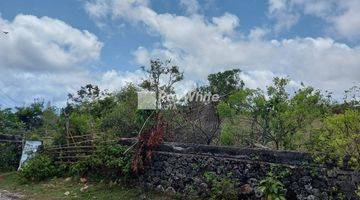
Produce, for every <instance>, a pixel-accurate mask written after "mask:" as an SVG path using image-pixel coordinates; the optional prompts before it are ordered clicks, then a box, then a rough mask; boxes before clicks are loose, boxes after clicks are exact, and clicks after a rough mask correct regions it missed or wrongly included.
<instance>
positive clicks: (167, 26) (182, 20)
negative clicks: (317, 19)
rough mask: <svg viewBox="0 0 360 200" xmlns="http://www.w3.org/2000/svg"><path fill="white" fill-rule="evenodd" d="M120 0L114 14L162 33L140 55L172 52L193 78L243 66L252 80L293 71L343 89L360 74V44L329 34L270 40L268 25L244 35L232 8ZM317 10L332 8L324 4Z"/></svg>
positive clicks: (300, 78) (297, 77) (297, 78)
mask: <svg viewBox="0 0 360 200" xmlns="http://www.w3.org/2000/svg"><path fill="white" fill-rule="evenodd" d="M114 1H115V0H114ZM297 1H298V2H301V1H304V2H310V1H305V0H297ZM99 2H101V1H94V2H93V4H95V5H96V4H97V3H99ZM119 2H121V3H120V4H119V5H120V6H118V7H116V6H113V7H112V8H113V9H112V11H111V15H112V17H113V18H117V19H122V20H125V21H130V22H134V23H141V24H144V25H145V26H146V27H147V28H148V30H151V31H152V32H153V33H155V34H158V35H159V36H161V38H162V39H161V40H162V46H161V47H160V48H155V49H151V50H147V49H145V48H143V47H140V48H139V49H138V50H136V51H135V53H134V55H135V57H136V60H137V61H139V63H141V64H144V62H145V60H146V58H152V57H168V58H172V59H173V60H174V62H176V63H178V64H179V65H180V66H182V69H183V70H184V71H185V77H187V78H188V79H190V80H195V81H196V80H205V79H206V76H207V74H209V73H214V72H217V71H220V70H224V69H229V68H234V67H239V68H241V69H243V70H244V71H246V72H247V75H246V76H245V75H244V76H243V77H244V79H246V80H247V81H246V82H247V83H248V84H249V85H250V86H254V87H255V86H261V85H263V84H267V83H269V81H271V78H272V76H284V75H289V76H290V78H292V79H293V80H294V82H292V85H297V84H298V83H300V82H305V83H306V84H310V85H314V86H315V87H319V88H321V89H324V90H330V91H334V92H336V93H337V95H341V93H342V91H343V90H344V89H346V88H349V87H350V86H352V85H354V84H357V83H358V82H359V80H360V69H359V65H358V63H360V48H359V47H354V48H351V47H349V46H347V45H346V44H342V43H338V42H335V41H334V40H333V39H331V38H328V37H319V38H293V39H283V40H265V39H263V38H262V36H264V35H265V34H266V31H264V30H261V29H258V30H256V29H254V31H252V32H251V33H250V34H249V35H248V36H246V37H245V38H244V37H242V35H244V34H243V33H242V32H239V31H238V30H237V28H238V26H239V21H240V20H239V19H238V18H237V16H235V15H233V14H230V13H225V14H224V15H222V16H220V17H216V18H215V17H214V18H212V20H211V21H207V20H205V19H204V17H203V16H201V15H191V16H179V15H175V14H169V13H162V14H160V13H156V12H155V11H154V10H152V9H151V8H150V7H149V6H148V5H147V4H146V5H145V4H133V3H131V2H127V3H124V2H123V1H119ZM272 2H273V4H272V9H273V10H274V12H275V10H279V9H283V8H284V7H287V6H289V5H288V3H287V2H285V1H272ZM284 2H285V3H286V4H285V5H284V4H283V3H284ZM294 2H295V1H294ZM114 5H116V4H114ZM313 10H318V11H322V12H323V13H324V14H325V13H326V12H327V8H326V6H325V7H324V6H322V5H320V4H318V8H316V9H313ZM313 10H311V9H310V8H308V9H307V12H314V11H313ZM120 11H121V12H120ZM88 12H90V11H89V10H88ZM239 36H240V37H239ZM257 83H258V84H257Z"/></svg>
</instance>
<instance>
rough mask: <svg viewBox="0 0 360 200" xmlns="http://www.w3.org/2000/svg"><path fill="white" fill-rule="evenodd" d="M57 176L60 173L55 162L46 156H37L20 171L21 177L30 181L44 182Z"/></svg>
mask: <svg viewBox="0 0 360 200" xmlns="http://www.w3.org/2000/svg"><path fill="white" fill-rule="evenodd" d="M57 174H58V171H57V168H56V167H55V165H54V163H53V160H52V159H51V158H50V157H49V156H47V155H44V154H37V155H36V156H34V157H33V158H31V159H30V160H29V161H28V162H26V163H25V164H24V165H23V166H22V168H21V170H20V175H21V176H22V177H23V178H25V179H27V180H30V181H42V180H45V179H49V178H52V177H54V176H56V175H57Z"/></svg>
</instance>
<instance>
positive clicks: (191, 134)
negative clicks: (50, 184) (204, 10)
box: [0, 60, 360, 199]
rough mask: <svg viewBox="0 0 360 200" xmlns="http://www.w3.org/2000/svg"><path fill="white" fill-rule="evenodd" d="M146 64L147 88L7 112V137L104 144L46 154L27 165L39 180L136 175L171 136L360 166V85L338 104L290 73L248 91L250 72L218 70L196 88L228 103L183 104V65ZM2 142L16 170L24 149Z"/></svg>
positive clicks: (90, 89)
mask: <svg viewBox="0 0 360 200" xmlns="http://www.w3.org/2000/svg"><path fill="white" fill-rule="evenodd" d="M143 70H144V72H145V73H147V77H146V79H145V80H143V81H142V83H141V84H140V85H139V86H137V85H134V84H131V83H130V84H129V85H127V86H125V87H123V88H121V89H120V88H119V89H120V90H119V91H114V92H108V91H106V90H101V89H100V88H99V87H98V86H96V85H92V84H87V85H85V86H83V87H81V88H80V89H79V91H77V92H76V93H74V94H69V95H68V101H67V104H66V105H65V106H64V107H63V108H56V107H54V106H52V105H51V104H50V103H48V104H45V103H44V102H43V101H39V100H35V101H34V103H32V104H31V105H29V106H24V107H18V108H14V109H10V108H5V109H4V108H0V134H6V135H22V136H24V137H25V139H38V140H43V141H44V144H45V148H53V147H58V146H64V145H65V146H71V145H74V146H77V145H79V144H81V145H89V146H96V147H97V149H96V152H95V153H93V154H91V155H90V156H84V157H85V158H83V159H79V160H76V161H73V162H69V163H65V164H64V165H59V164H58V163H55V160H53V158H52V157H51V156H47V155H43V154H40V155H38V156H36V157H34V158H33V159H31V160H30V161H29V162H28V163H27V164H26V165H25V166H24V168H23V170H22V171H21V173H20V174H21V176H22V177H24V178H26V179H28V180H31V181H42V180H44V179H47V178H51V177H55V176H67V175H71V176H77V177H90V176H92V177H94V178H99V179H101V180H109V181H110V180H111V181H119V180H118V177H121V181H123V180H129V179H131V177H132V174H133V173H135V172H138V171H140V170H143V169H144V167H145V166H146V165H147V164H149V163H150V161H151V159H152V150H153V149H154V148H155V147H156V146H157V145H159V144H160V143H161V142H163V141H171V142H172V141H176V142H190V143H202V144H214V145H226V146H237V147H257V148H271V149H278V150H296V151H304V152H311V153H313V154H314V155H315V157H316V158H318V160H319V161H322V162H328V161H329V160H330V161H334V162H336V164H340V165H343V166H346V167H349V168H353V169H360V167H359V166H360V136H359V132H360V107H359V99H357V97H358V96H359V95H358V93H359V91H360V90H359V88H358V87H353V88H351V89H349V90H348V91H346V92H345V97H344V101H342V102H337V101H335V100H334V99H333V98H332V97H331V95H330V94H324V93H322V92H321V91H320V90H316V89H315V88H313V87H311V86H305V85H304V84H302V85H301V86H300V87H298V88H296V89H295V92H289V91H292V90H294V88H290V83H291V80H290V79H289V78H281V77H275V78H274V79H273V83H272V84H271V85H269V86H267V87H266V90H261V89H253V88H248V87H246V85H245V84H244V82H243V81H242V80H241V78H240V77H241V76H240V73H241V71H240V70H239V69H233V70H228V71H222V72H218V73H214V74H210V75H209V76H208V84H206V85H202V86H198V88H195V89H194V90H193V91H192V92H200V93H202V94H206V93H210V94H218V95H219V101H207V102H200V101H177V100H179V99H176V98H172V97H174V94H175V87H176V84H177V83H178V82H180V81H181V80H182V79H183V78H184V77H183V73H182V72H180V70H179V68H178V66H176V65H172V64H171V62H170V61H160V60H154V61H151V63H150V66H149V67H148V68H145V67H144V68H143ZM140 90H148V91H151V92H154V93H155V95H156V105H157V107H156V109H155V110H138V109H137V92H138V91H140ZM174 107H176V108H177V109H161V108H174ZM122 137H134V138H135V137H137V139H138V142H136V144H135V145H133V146H131V147H130V148H125V147H123V146H121V145H119V144H117V143H116V141H117V140H118V139H119V138H122ZM78 138H87V139H86V140H81V139H78ZM0 145H1V146H0V147H1V149H0V150H1V154H0V170H2V171H8V170H14V169H16V167H17V166H16V165H17V163H16V162H15V161H16V160H17V158H16V157H15V156H16V155H15V154H14V153H13V149H14V148H15V146H14V145H12V144H9V143H0ZM78 155H80V153H78V152H75V156H78ZM81 156H82V155H81ZM205 178H206V180H207V181H208V183H209V184H210V185H211V186H212V191H211V192H212V196H213V198H216V199H218V198H220V199H221V198H232V197H236V193H233V190H232V189H233V187H234V183H232V182H231V181H229V180H228V179H226V177H225V178H221V179H220V178H217V177H215V176H213V174H211V173H207V174H205ZM260 185H261V188H262V190H263V192H264V193H265V194H266V195H267V197H268V199H282V198H283V193H284V187H283V185H282V184H281V182H279V181H278V180H277V179H276V178H274V177H273V176H271V174H270V175H269V177H268V178H266V179H265V180H263V181H262V182H261V183H260Z"/></svg>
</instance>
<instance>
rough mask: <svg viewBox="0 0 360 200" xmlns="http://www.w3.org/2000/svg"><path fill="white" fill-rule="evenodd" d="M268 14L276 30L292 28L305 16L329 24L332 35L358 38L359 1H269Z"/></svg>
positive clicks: (359, 25) (359, 23)
mask: <svg viewBox="0 0 360 200" xmlns="http://www.w3.org/2000/svg"><path fill="white" fill-rule="evenodd" d="M268 12H269V16H270V17H271V18H274V19H275V20H276V25H275V29H276V30H281V29H283V28H287V29H288V28H290V27H292V26H293V25H295V24H296V23H297V21H298V20H299V17H300V15H301V14H305V15H312V16H315V17H318V18H320V19H323V20H324V21H325V22H327V23H329V25H330V31H332V32H333V33H334V35H337V36H340V37H344V38H347V39H350V40H352V39H359V38H360V32H359V31H358V30H359V29H360V1H359V0H269V8H268Z"/></svg>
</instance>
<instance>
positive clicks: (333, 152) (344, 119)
mask: <svg viewBox="0 0 360 200" xmlns="http://www.w3.org/2000/svg"><path fill="white" fill-rule="evenodd" d="M359 130H360V112H359V111H357V110H346V111H345V113H343V114H337V115H333V116H329V117H327V118H325V120H324V123H323V127H321V128H320V129H319V130H317V131H315V133H313V135H312V137H311V141H310V142H309V144H308V149H309V150H310V152H312V153H313V154H314V155H315V158H316V159H317V160H319V161H322V162H329V161H337V162H338V163H337V164H339V165H344V164H346V165H347V164H349V165H350V166H349V167H352V168H354V169H360V135H359ZM346 157H348V161H347V160H346ZM346 162H348V163H346Z"/></svg>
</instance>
